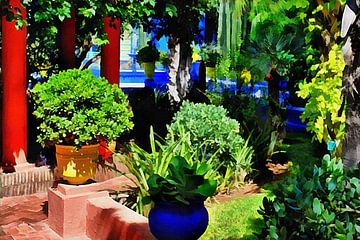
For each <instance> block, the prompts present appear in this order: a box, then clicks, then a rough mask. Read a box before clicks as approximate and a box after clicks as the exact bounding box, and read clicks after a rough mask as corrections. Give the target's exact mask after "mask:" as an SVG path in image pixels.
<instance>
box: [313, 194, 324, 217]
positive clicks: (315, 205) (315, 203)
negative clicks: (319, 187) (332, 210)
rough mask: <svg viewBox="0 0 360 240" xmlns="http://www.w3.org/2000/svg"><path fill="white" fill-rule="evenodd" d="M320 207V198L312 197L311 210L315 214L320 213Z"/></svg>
mask: <svg viewBox="0 0 360 240" xmlns="http://www.w3.org/2000/svg"><path fill="white" fill-rule="evenodd" d="M321 207H322V204H321V202H320V200H319V199H318V198H314V201H313V211H314V213H315V214H316V215H320V214H321V211H322V209H321Z"/></svg>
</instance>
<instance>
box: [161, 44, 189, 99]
mask: <svg viewBox="0 0 360 240" xmlns="http://www.w3.org/2000/svg"><path fill="white" fill-rule="evenodd" d="M169 49H170V62H171V63H170V65H169V83H168V84H167V86H168V91H169V97H170V101H171V102H172V103H175V104H177V103H179V102H180V101H181V100H182V99H184V98H185V97H186V95H187V93H188V92H189V82H190V68H191V64H192V58H191V51H192V50H191V47H190V46H188V45H187V44H183V43H180V42H179V39H175V38H173V37H170V39H169Z"/></svg>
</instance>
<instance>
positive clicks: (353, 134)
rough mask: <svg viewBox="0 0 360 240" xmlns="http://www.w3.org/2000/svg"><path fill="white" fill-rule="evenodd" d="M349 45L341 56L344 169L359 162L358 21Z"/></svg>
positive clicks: (359, 55)
mask: <svg viewBox="0 0 360 240" xmlns="http://www.w3.org/2000/svg"><path fill="white" fill-rule="evenodd" d="M349 37H350V41H351V44H345V45H344V47H343V54H344V59H345V63H346V65H347V66H346V67H345V70H344V77H343V88H344V94H345V96H344V97H345V99H346V102H347V109H346V133H345V141H344V145H343V157H342V158H343V161H344V165H345V167H346V168H351V167H355V166H357V165H358V164H359V161H360V19H359V18H358V20H357V21H356V22H355V23H354V24H353V26H352V30H351V32H350V36H349Z"/></svg>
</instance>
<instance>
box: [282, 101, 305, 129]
mask: <svg viewBox="0 0 360 240" xmlns="http://www.w3.org/2000/svg"><path fill="white" fill-rule="evenodd" d="M303 112H304V108H302V107H293V106H286V115H287V119H286V121H287V126H286V128H287V130H288V131H289V132H304V131H306V123H303V122H302V121H301V119H300V116H301V114H302V113H303Z"/></svg>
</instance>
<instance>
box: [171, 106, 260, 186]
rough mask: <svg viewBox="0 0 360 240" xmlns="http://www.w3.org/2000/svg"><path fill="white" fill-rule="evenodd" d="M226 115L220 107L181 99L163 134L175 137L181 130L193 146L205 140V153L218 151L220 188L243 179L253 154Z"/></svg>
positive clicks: (176, 137) (235, 124) (249, 167)
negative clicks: (187, 135) (166, 133)
mask: <svg viewBox="0 0 360 240" xmlns="http://www.w3.org/2000/svg"><path fill="white" fill-rule="evenodd" d="M227 114H228V112H227V111H226V110H225V109H224V108H223V107H217V106H214V105H207V104H203V103H197V104H195V103H190V102H188V101H185V102H184V103H183V104H182V106H181V107H180V110H179V111H178V112H177V113H176V114H175V116H174V118H173V121H172V123H171V125H170V126H168V129H169V134H168V136H167V139H168V140H170V139H172V140H174V139H175V140H176V139H178V138H179V137H180V136H181V135H182V131H184V132H186V133H190V141H191V144H192V145H194V147H195V148H196V147H198V146H200V145H202V144H203V143H205V142H206V143H207V146H208V149H207V150H208V152H209V154H215V152H216V151H218V152H219V153H218V154H217V156H218V158H219V160H220V162H221V163H222V164H223V166H222V167H221V168H219V173H220V174H221V176H222V177H223V180H222V181H221V188H225V189H224V190H226V188H229V187H231V186H232V185H233V184H238V183H239V182H242V181H243V180H244V175H246V173H249V172H250V171H251V165H252V162H251V158H252V155H253V150H252V148H251V146H249V145H248V143H247V141H246V142H245V141H244V139H243V138H242V137H241V136H240V126H239V123H238V122H237V121H236V120H234V119H231V118H229V117H228V116H227Z"/></svg>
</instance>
